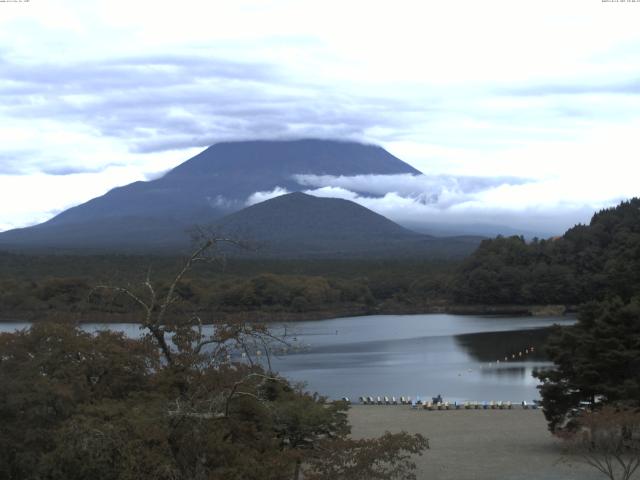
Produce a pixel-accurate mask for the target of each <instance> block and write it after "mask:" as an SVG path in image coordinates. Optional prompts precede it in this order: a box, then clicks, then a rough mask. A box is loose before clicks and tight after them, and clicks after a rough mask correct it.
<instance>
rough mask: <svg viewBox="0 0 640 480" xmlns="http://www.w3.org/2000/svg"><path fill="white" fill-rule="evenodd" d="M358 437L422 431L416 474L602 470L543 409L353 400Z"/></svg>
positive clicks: (537, 477) (545, 474)
mask: <svg viewBox="0 0 640 480" xmlns="http://www.w3.org/2000/svg"><path fill="white" fill-rule="evenodd" d="M349 420H350V421H351V424H352V426H353V430H352V434H353V436H354V437H355V438H363V437H373V436H378V435H381V434H382V433H384V432H385V431H390V432H394V433H395V432H400V431H401V430H405V431H407V432H409V433H421V434H423V435H424V436H426V437H427V438H429V444H430V449H429V450H427V451H426V452H425V453H424V454H423V455H422V456H420V457H417V458H416V464H417V466H418V475H417V476H418V478H419V479H425V480H426V479H429V480H574V479H575V480H578V479H579V480H592V479H593V480H597V479H602V478H604V477H602V476H601V475H602V474H600V473H599V472H597V471H595V470H594V469H593V468H592V467H589V466H586V465H584V464H582V463H581V462H580V461H579V459H577V458H571V457H569V456H567V455H566V454H564V452H563V449H562V445H561V442H560V441H558V440H556V439H554V438H553V437H552V436H551V435H550V434H549V432H548V431H547V426H546V423H545V420H544V416H543V414H542V411H540V410H522V409H521V408H519V407H516V408H515V409H514V410H448V411H427V410H414V409H411V408H410V407H408V406H376V405H373V406H367V405H354V406H352V407H351V409H350V411H349Z"/></svg>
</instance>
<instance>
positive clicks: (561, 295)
mask: <svg viewBox="0 0 640 480" xmlns="http://www.w3.org/2000/svg"><path fill="white" fill-rule="evenodd" d="M451 288H452V292H451V293H452V297H453V299H454V301H455V302H459V303H478V304H531V303H537V304H569V305H577V304H580V303H583V302H587V301H590V300H602V299H604V298H606V297H608V296H611V295H617V296H619V297H621V298H622V299H624V300H625V301H628V300H629V299H630V298H631V297H632V296H633V295H634V294H635V293H637V292H638V291H639V289H640V199H637V198H636V199H632V200H630V201H627V202H623V203H621V204H620V205H619V206H617V207H615V208H610V209H606V210H602V211H600V212H598V213H596V214H595V215H594V216H593V218H592V219H591V222H590V224H589V225H577V226H575V227H573V228H571V229H570V230H568V231H567V232H566V233H565V234H564V235H563V236H561V237H558V238H553V239H548V240H539V239H534V240H533V241H531V242H526V241H525V240H524V239H523V238H522V237H508V238H504V237H498V238H496V239H493V240H485V241H483V242H482V243H481V245H480V246H479V248H478V250H477V251H476V252H475V253H474V254H473V255H471V256H470V257H469V258H468V259H466V260H465V261H464V262H463V264H462V266H461V267H460V269H459V271H458V273H457V275H456V278H455V281H453V282H452V283H451Z"/></svg>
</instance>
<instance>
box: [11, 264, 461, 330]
mask: <svg viewBox="0 0 640 480" xmlns="http://www.w3.org/2000/svg"><path fill="white" fill-rule="evenodd" d="M105 258H108V257H91V256H85V257H82V256H79V257H54V258H51V257H50V256H45V257H42V259H43V263H44V265H45V267H44V268H43V272H39V271H38V268H37V262H34V261H33V257H30V256H22V255H4V256H3V255H0V262H3V267H4V268H3V269H2V270H1V271H0V318H1V317H4V318H26V319H41V318H44V317H50V316H61V315H67V316H68V315H69V314H72V315H77V316H79V317H82V318H83V319H85V320H86V319H91V318H93V319H94V320H105V321H108V320H109V317H112V318H111V320H114V321H118V316H123V315H127V314H128V313H129V312H130V311H131V307H132V303H131V301H130V300H127V299H126V298H121V297H118V298H114V297H113V296H110V295H108V294H106V293H105V292H104V291H96V290H95V286H96V285H99V284H108V285H115V284H120V285H122V284H124V285H130V284H135V283H139V282H140V281H142V280H143V279H144V274H145V273H144V272H147V271H149V270H151V272H152V273H153V277H154V279H155V280H154V283H155V287H156V288H158V289H160V290H162V289H163V288H166V287H167V285H168V282H169V280H170V272H171V267H172V266H173V265H175V264H176V263H177V261H176V259H169V258H163V257H124V258H125V259H127V260H128V261H130V263H131V265H133V266H135V268H137V271H132V267H131V266H130V265H128V264H127V262H126V261H124V260H123V257H119V256H114V257H113V259H114V264H113V265H111V267H110V268H109V269H107V268H106V266H105V263H104V261H105ZM17 259H21V260H24V261H25V265H23V266H20V265H19V264H18V262H17ZM233 263H235V261H234V262H231V263H229V264H228V265H226V266H225V267H224V268H223V267H221V266H220V265H218V266H215V265H213V266H212V265H202V266H198V268H197V269H194V271H193V273H192V275H190V277H189V279H185V280H183V281H182V282H181V283H180V285H179V286H178V288H179V289H180V291H181V294H182V297H183V299H184V300H185V302H186V303H187V304H188V308H189V309H191V310H193V311H199V312H201V314H203V315H205V316H206V315H208V317H207V320H210V318H212V317H213V316H215V315H216V314H233V313H237V312H261V313H263V314H264V318H265V319H268V318H269V317H270V316H271V317H273V316H274V315H276V316H277V314H278V313H282V312H285V313H288V314H291V315H292V316H294V317H295V314H305V313H314V312H316V313H317V314H318V315H319V316H322V315H325V316H329V315H332V314H340V313H342V312H344V313H351V314H365V313H373V312H375V311H380V310H381V309H382V310H384V309H392V310H393V309H399V310H401V311H402V310H403V309H406V308H410V309H414V310H419V309H420V308H429V306H430V305H440V304H442V303H443V302H445V301H446V297H447V295H448V293H447V288H448V287H447V285H448V282H449V280H450V278H451V272H452V271H453V268H452V265H454V264H450V263H448V262H424V263H418V265H412V264H408V263H405V262H404V261H391V260H383V261H375V262H374V261H370V262H369V261H368V262H340V261H329V262H327V263H326V264H321V263H317V262H315V261H308V262H303V261H298V262H294V261H291V262H289V261H282V262H280V261H269V262H262V261H255V262H253V261H245V262H240V265H239V266H238V265H233ZM76 264H81V265H82V266H81V267H78V266H76ZM205 312H206V313H205Z"/></svg>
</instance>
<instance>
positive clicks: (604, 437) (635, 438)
mask: <svg viewBox="0 0 640 480" xmlns="http://www.w3.org/2000/svg"><path fill="white" fill-rule="evenodd" d="M577 423H578V424H579V428H577V429H575V430H573V431H572V432H568V433H564V434H561V436H562V437H564V438H565V440H566V441H567V447H568V452H569V453H571V454H577V455H579V457H580V458H581V459H582V461H584V462H585V463H586V464H588V465H590V466H592V467H593V468H595V469H596V470H598V471H600V472H601V473H602V474H603V475H605V476H606V477H607V478H609V479H610V480H629V479H630V478H631V477H632V476H633V474H634V473H635V472H636V471H637V470H638V468H639V467H640V412H638V411H637V410H631V409H624V408H616V407H614V406H607V407H603V408H602V409H599V410H595V411H590V412H585V413H584V415H583V416H582V417H580V418H579V420H578V422H577Z"/></svg>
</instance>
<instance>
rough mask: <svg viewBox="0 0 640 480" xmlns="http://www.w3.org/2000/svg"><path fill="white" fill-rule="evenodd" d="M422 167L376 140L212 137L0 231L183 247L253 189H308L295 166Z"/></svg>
mask: <svg viewBox="0 0 640 480" xmlns="http://www.w3.org/2000/svg"><path fill="white" fill-rule="evenodd" d="M402 173H404V174H406V173H409V174H419V173H420V172H419V171H418V170H416V169H414V168H413V167H411V166H409V165H408V164H406V163H404V162H403V161H401V160H399V159H398V158H396V157H394V156H393V155H391V154H390V153H388V152H387V151H386V150H384V149H383V148H381V147H378V146H373V145H364V144H360V143H355V142H342V141H331V140H313V139H307V140H296V141H247V142H228V143H219V144H216V145H213V146H211V147H209V148H207V149H206V150H204V151H203V152H202V153H200V154H198V155H196V156H195V157H193V158H191V159H190V160H187V161H186V162H184V163H183V164H181V165H179V166H178V167H176V168H174V169H173V170H171V171H169V172H168V173H167V174H166V175H164V176H163V177H162V178H159V179H156V180H152V181H148V182H135V183H132V184H130V185H126V186H124V187H119V188H115V189H113V190H111V191H110V192H108V193H107V194H105V195H103V196H101V197H98V198H94V199H93V200H90V201H88V202H86V203H84V204H82V205H79V206H77V207H73V208H70V209H68V210H66V211H64V212H62V213H60V214H59V215H57V216H56V217H54V218H52V219H51V220H49V221H47V222H45V223H43V224H40V225H37V226H34V227H29V228H22V229H16V230H11V231H8V232H3V233H0V248H1V247H5V248H22V249H24V248H27V249H29V248H45V249H52V248H53V249H62V250H69V249H71V250H73V249H89V250H102V249H117V250H130V251H139V250H142V251H148V250H155V249H169V250H170V249H176V248H182V247H184V246H185V245H186V244H187V243H188V235H187V234H186V233H185V231H186V230H188V229H189V228H190V227H191V226H193V225H194V224H210V223H212V222H215V221H217V220H219V219H220V218H221V217H223V216H224V215H227V214H229V213H231V212H235V211H238V210H241V209H242V208H244V207H245V206H246V204H247V199H248V197H249V196H250V195H252V194H253V193H255V192H259V191H272V190H273V189H274V188H276V187H281V188H284V189H287V190H289V191H299V190H303V189H305V187H304V186H302V185H299V184H298V183H297V182H296V181H295V179H294V175H296V174H315V175H325V174H326V175H359V174H402Z"/></svg>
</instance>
